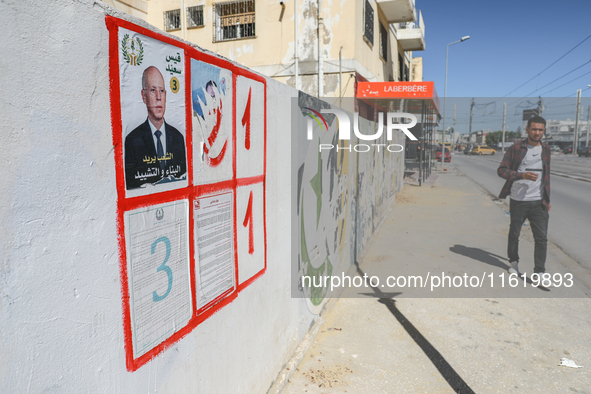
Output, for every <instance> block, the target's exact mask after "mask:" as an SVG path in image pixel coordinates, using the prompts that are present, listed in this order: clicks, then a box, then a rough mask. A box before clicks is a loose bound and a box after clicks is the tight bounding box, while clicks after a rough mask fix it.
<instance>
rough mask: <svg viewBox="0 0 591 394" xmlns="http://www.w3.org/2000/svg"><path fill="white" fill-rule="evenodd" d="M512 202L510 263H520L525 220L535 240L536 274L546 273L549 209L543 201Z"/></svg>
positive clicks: (508, 252)
mask: <svg viewBox="0 0 591 394" xmlns="http://www.w3.org/2000/svg"><path fill="white" fill-rule="evenodd" d="M510 200H511V202H510V211H511V226H510V228H509V243H508V247H507V254H508V256H509V261H519V253H518V249H519V234H520V233H521V227H522V226H523V223H524V222H525V219H528V220H529V224H530V226H531V230H532V232H533V234H534V239H535V249H534V264H535V265H534V272H535V273H539V274H541V273H544V272H545V271H546V269H545V266H546V245H547V242H548V238H547V234H548V218H549V215H548V208H546V207H545V206H544V204H542V200H538V201H517V200H513V199H510Z"/></svg>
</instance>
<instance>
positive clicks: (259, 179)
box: [105, 16, 267, 372]
mask: <svg viewBox="0 0 591 394" xmlns="http://www.w3.org/2000/svg"><path fill="white" fill-rule="evenodd" d="M105 24H106V27H107V29H108V30H109V83H110V86H109V88H110V104H111V124H112V132H113V146H114V154H115V170H116V171H115V177H116V186H117V237H118V244H119V275H120V278H121V296H122V299H121V304H122V310H123V334H124V342H125V361H126V366H127V370H128V371H130V372H132V371H136V370H137V369H138V368H140V367H141V366H142V365H144V364H146V363H147V362H148V361H150V360H151V359H152V358H154V357H156V356H157V355H158V354H160V353H161V352H162V351H164V350H165V349H166V348H168V347H169V346H171V345H172V344H174V343H175V342H177V341H178V340H180V339H181V338H183V337H184V336H185V335H187V334H189V333H190V332H191V331H192V330H193V329H194V328H195V327H197V326H198V325H199V324H201V323H202V322H203V321H205V320H206V319H208V318H209V317H210V316H212V315H213V314H214V313H216V312H217V311H219V310H220V309H221V308H223V307H224V306H226V305H227V304H229V303H230V302H232V301H234V300H235V299H236V298H237V297H238V294H239V293H240V292H241V291H242V290H244V289H245V288H246V287H248V286H249V285H251V284H252V283H253V282H254V281H256V280H257V279H258V278H260V277H261V276H262V275H263V274H264V273H265V272H266V271H267V212H266V209H267V208H266V205H267V204H266V174H267V81H266V79H265V77H262V76H260V75H257V74H255V73H253V72H251V71H249V70H246V69H244V68H241V67H239V66H237V65H235V64H233V63H231V62H229V61H227V60H223V59H220V58H217V57H215V56H212V55H208V54H206V53H203V52H201V51H199V50H198V49H196V48H194V47H192V46H190V45H188V44H185V43H183V42H180V41H177V40H175V39H173V38H171V37H167V36H164V35H162V34H159V33H156V32H154V31H151V30H148V29H146V28H143V27H140V26H137V25H135V24H133V23H131V22H128V21H125V20H122V19H118V18H114V17H112V16H106V17H105ZM119 28H125V29H128V30H132V31H135V32H136V33H139V34H143V35H145V36H147V37H150V38H153V39H156V40H159V41H161V42H164V43H166V44H170V45H174V46H176V47H178V48H179V49H182V50H183V51H184V53H185V70H186V74H185V105H186V108H185V116H186V118H185V127H186V130H187V131H186V133H185V139H186V146H187V172H188V186H187V187H184V188H180V189H176V190H169V191H165V192H159V193H155V194H152V195H146V196H138V197H126V194H125V179H124V171H123V136H122V122H121V92H120V88H119V86H120V80H119V38H118V32H119ZM191 59H196V60H200V61H203V62H205V63H209V64H213V65H215V66H218V67H220V68H225V69H227V70H229V71H231V72H232V80H233V83H234V89H232V92H233V93H232V95H233V97H232V101H233V111H234V113H233V125H232V134H233V138H232V139H233V144H232V153H233V154H232V179H231V180H226V181H222V182H217V183H212V184H203V185H195V186H194V184H193V183H194V182H193V138H192V130H193V125H192V116H191V110H190V108H191V106H192V104H191V103H192V101H191V91H190V89H188V88H187V87H188V86H190V81H191ZM238 75H241V76H243V77H246V78H249V79H252V80H255V81H257V82H261V83H262V84H263V86H264V92H265V96H264V157H263V174H262V175H259V176H254V177H248V178H236V78H237V76H238ZM255 183H262V184H263V230H264V247H265V251H264V252H265V254H264V256H265V265H264V268H263V269H262V270H260V271H259V272H258V273H257V274H255V275H254V276H252V277H251V278H249V279H248V280H247V281H245V282H244V283H242V284H241V285H240V284H239V278H238V245H237V235H236V230H235V231H234V258H235V260H234V265H235V290H233V291H231V292H230V293H229V294H227V295H222V296H220V298H219V299H217V300H214V301H212V303H213V305H212V306H209V307H208V308H207V309H206V310H205V311H203V312H201V313H200V314H198V311H197V303H196V300H197V295H196V294H197V293H196V289H195V279H196V278H195V272H196V270H195V239H194V233H195V231H194V226H193V220H194V217H193V202H194V201H195V199H196V198H199V197H205V196H207V195H210V194H213V193H216V192H224V191H232V193H233V205H234V212H233V225H234V229H236V228H237V227H236V223H237V222H236V205H237V204H236V198H237V197H236V196H237V193H236V191H237V188H238V186H243V185H250V184H255ZM181 199H187V200H188V202H189V229H188V231H189V268H190V280H191V297H192V303H193V313H192V317H191V319H190V320H189V322H188V323H187V325H185V327H183V328H181V329H180V330H179V331H177V332H176V333H174V334H173V335H172V336H170V337H169V338H168V339H166V340H164V341H163V342H161V343H160V344H158V345H157V346H155V347H154V348H152V349H151V350H150V351H148V352H146V353H145V354H143V355H141V356H139V357H137V358H134V357H133V338H132V331H131V310H130V294H129V281H128V275H127V258H126V256H127V250H126V245H125V225H124V214H125V212H126V211H130V210H134V209H137V208H142V207H147V206H151V205H156V204H161V203H165V202H171V201H176V200H181ZM216 302H217V303H216Z"/></svg>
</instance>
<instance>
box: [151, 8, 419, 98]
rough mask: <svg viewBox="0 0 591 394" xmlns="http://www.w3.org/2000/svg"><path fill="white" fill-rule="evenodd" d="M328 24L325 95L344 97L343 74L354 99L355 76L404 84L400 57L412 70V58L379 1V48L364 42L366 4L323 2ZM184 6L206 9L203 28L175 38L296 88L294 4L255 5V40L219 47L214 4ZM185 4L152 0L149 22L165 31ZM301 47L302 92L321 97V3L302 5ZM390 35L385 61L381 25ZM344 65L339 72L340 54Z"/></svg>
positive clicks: (348, 93)
mask: <svg viewBox="0 0 591 394" xmlns="http://www.w3.org/2000/svg"><path fill="white" fill-rule="evenodd" d="M320 1H321V4H322V10H321V14H320V15H321V17H322V19H323V24H322V26H323V28H322V29H321V32H320V34H321V36H322V40H321V42H322V50H321V52H322V58H323V72H324V96H325V97H339V94H340V93H341V89H340V88H339V71H341V72H342V96H343V97H354V96H355V89H354V81H351V79H352V78H354V76H355V73H358V74H359V75H361V76H362V77H363V78H364V79H365V80H368V81H374V82H375V81H399V80H400V79H401V75H400V73H399V54H400V55H401V56H402V59H403V62H404V63H405V64H406V65H407V66H408V67H409V68H410V66H411V58H412V53H409V52H404V50H403V49H402V47H401V46H400V45H399V43H398V41H397V39H396V36H395V34H394V33H393V31H392V29H391V28H390V25H389V24H388V22H387V20H386V18H385V16H384V14H383V12H382V11H381V9H380V7H379V6H378V4H377V2H376V1H375V0H370V4H371V6H372V8H373V10H374V43H373V45H368V42H367V41H366V40H364V38H363V7H364V2H365V0H339V1H336V0H320ZM184 4H185V7H186V8H188V7H192V6H196V5H203V6H204V26H203V27H198V28H189V29H184V30H183V29H179V30H174V31H171V32H170V33H171V34H173V35H175V36H177V37H179V38H182V37H183V34H184V39H185V40H187V41H189V42H192V43H195V44H197V45H199V46H201V47H203V48H207V49H209V50H211V51H213V52H215V53H217V54H218V55H220V56H223V57H226V58H228V59H230V60H234V61H237V62H240V63H241V64H244V65H247V66H248V67H250V68H252V69H253V70H256V71H258V72H260V73H262V74H264V75H266V76H269V77H271V78H274V79H277V80H279V81H281V82H283V83H286V84H288V85H289V86H292V87H295V77H294V73H295V67H294V62H295V58H294V53H295V52H294V42H295V40H294V30H295V29H294V6H295V3H294V0H287V1H284V2H283V4H284V6H283V7H282V6H281V5H280V1H278V0H257V1H256V37H254V38H244V39H239V40H231V41H224V42H215V41H214V39H213V37H214V27H213V23H214V22H213V19H214V18H213V14H214V11H213V5H214V4H215V3H214V2H213V1H211V0H185V1H184ZM180 7H181V1H180V0H150V1H149V2H148V18H147V20H148V22H149V23H151V24H153V25H154V26H156V27H158V28H160V29H163V28H164V22H163V20H164V19H163V15H164V12H165V11H169V10H174V9H180ZM298 11H299V23H298V48H299V73H300V78H301V82H300V83H301V85H300V87H301V90H302V91H304V92H306V93H307V94H310V95H313V96H317V95H318V91H319V90H318V83H319V81H318V69H319V66H318V52H319V50H318V34H319V31H318V0H299V1H298ZM380 23H381V24H382V25H383V26H385V27H386V29H387V32H388V58H387V59H384V60H382V58H381V57H380V54H379V53H380V52H379V51H380V41H379V40H380V33H379V31H380V29H379V24H380ZM340 51H342V52H341V56H342V61H341V66H340V67H339V52H340Z"/></svg>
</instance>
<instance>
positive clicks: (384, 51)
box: [380, 23, 388, 62]
mask: <svg viewBox="0 0 591 394" xmlns="http://www.w3.org/2000/svg"><path fill="white" fill-rule="evenodd" d="M380 56H381V57H382V59H384V61H385V62H387V61H388V30H386V28H385V27H384V25H382V24H381V23H380Z"/></svg>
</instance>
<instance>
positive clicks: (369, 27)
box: [363, 0, 373, 46]
mask: <svg viewBox="0 0 591 394" xmlns="http://www.w3.org/2000/svg"><path fill="white" fill-rule="evenodd" d="M364 4H365V6H364V8H365V10H364V12H363V16H364V18H363V37H365V39H366V40H367V41H368V42H369V44H370V45H371V46H373V8H371V4H369V0H365V3H364Z"/></svg>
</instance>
